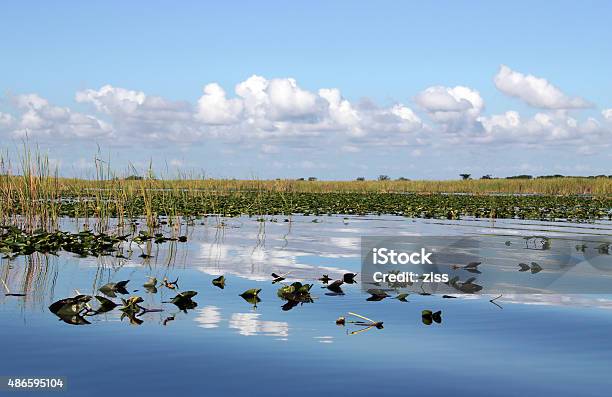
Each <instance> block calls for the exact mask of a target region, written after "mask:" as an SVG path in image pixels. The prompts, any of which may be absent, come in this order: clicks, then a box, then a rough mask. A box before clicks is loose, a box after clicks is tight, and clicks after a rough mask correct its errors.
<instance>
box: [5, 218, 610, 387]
mask: <svg viewBox="0 0 612 397" xmlns="http://www.w3.org/2000/svg"><path fill="white" fill-rule="evenodd" d="M364 222H365V221H364ZM389 222H395V221H389ZM404 222H406V224H403V223H402V224H401V226H398V224H397V223H393V224H391V225H389V224H385V227H386V228H387V230H389V229H391V230H396V231H397V230H401V228H402V227H406V228H408V229H411V228H414V227H415V226H410V224H411V222H410V221H404ZM355 223H357V222H355ZM381 223H382V220H381V221H378V223H370V224H369V225H367V226H366V223H361V224H360V225H361V226H359V227H357V226H354V225H353V226H351V225H345V224H343V222H342V220H341V219H339V220H338V219H336V220H334V221H331V220H330V221H328V224H327V225H325V226H321V225H317V226H314V225H309V224H307V223H306V222H304V224H302V225H300V224H298V223H296V224H295V225H294V226H293V227H294V230H293V231H292V234H291V235H290V236H289V237H287V236H286V235H285V233H284V232H285V231H284V230H283V229H281V228H282V227H283V226H282V225H278V226H277V225H274V226H272V227H270V228H269V229H268V230H267V234H266V241H265V243H261V245H260V246H259V247H258V246H257V244H258V243H257V241H259V240H258V237H261V236H260V234H259V232H258V229H257V228H258V226H256V225H252V226H251V225H250V224H249V223H247V222H245V223H244V225H247V226H242V227H241V228H236V229H234V230H226V231H225V234H224V235H223V236H221V237H219V235H218V234H217V233H216V231H214V230H205V229H201V230H200V229H199V230H197V231H195V232H194V233H193V234H192V235H191V239H190V242H189V243H188V244H186V245H184V246H178V247H174V248H173V249H171V247H165V248H162V249H161V250H160V251H158V252H154V253H156V255H154V256H155V257H154V258H153V259H152V260H150V261H143V260H142V259H134V260H130V261H124V262H121V263H117V262H114V261H112V260H109V259H108V258H107V259H104V260H98V259H86V260H84V259H79V258H74V257H70V256H65V255H64V256H61V257H60V258H50V259H48V262H46V259H43V260H42V261H41V260H40V258H39V260H29V261H28V260H24V259H22V260H20V261H15V262H13V263H8V262H6V261H3V262H2V267H1V268H0V276H2V277H3V279H5V280H7V281H8V283H9V286H10V288H11V289H12V291H13V292H20V291H23V290H27V296H26V297H0V340H1V341H2V350H1V355H0V356H1V360H0V375H11V376H19V377H34V376H45V377H49V376H62V377H66V378H67V383H68V385H67V391H66V392H64V393H62V394H59V395H70V396H109V395H126V396H127V395H150V396H156V395H169V394H170V395H186V396H191V395H246V394H253V395H295V396H302V395H314V394H321V395H364V396H365V395H368V396H372V395H374V394H379V395H390V394H402V395H411V394H415V395H431V396H446V395H453V396H519V395H521V396H536V395H540V396H549V395H550V396H609V395H610V390H612V377H610V375H609V373H610V370H611V369H612V338H610V335H611V331H612V296H607V295H580V296H577V295H568V296H559V295H514V296H504V297H502V298H500V299H499V300H497V301H496V303H498V304H499V306H501V308H500V307H498V306H496V305H494V304H492V303H490V302H489V299H491V297H490V296H487V297H480V298H476V297H460V298H457V299H443V298H442V297H440V296H421V295H418V294H411V295H410V296H409V297H408V298H407V299H408V302H400V301H398V300H395V299H385V300H382V301H380V302H368V301H366V298H367V297H368V295H367V294H364V293H363V292H362V290H361V288H360V285H359V284H354V285H345V286H343V289H344V292H345V295H343V296H329V295H326V293H327V292H329V291H328V290H326V289H322V288H320V285H321V284H320V283H319V282H317V281H316V278H317V275H319V276H320V274H322V273H323V272H325V273H331V274H334V272H336V273H342V272H343V271H344V270H346V269H358V267H359V257H358V252H357V254H356V255H355V252H356V251H355V250H357V251H358V247H355V246H353V242H354V241H353V240H352V239H353V237H355V236H358V235H359V233H362V232H363V229H364V228H366V227H367V228H370V227H381ZM383 224H384V223H383ZM351 227H354V228H355V230H356V231H350V230H347V229H350V228H351ZM423 227H424V226H423V225H420V226H419V228H423ZM309 228H310V229H309ZM309 236H312V238H309ZM334 239H335V240H334ZM287 240H288V242H287ZM253 242H255V244H253ZM283 245H284V246H283ZM214 247H216V248H214ZM241 247H242V248H241ZM241 249H244V252H243V251H241ZM245 252H248V253H249V254H248V255H247V254H245ZM246 256H248V257H249V258H250V259H247V258H246ZM9 267H11V268H9ZM278 269H280V270H285V269H294V271H295V273H292V275H295V277H296V278H298V277H297V276H299V278H300V280H302V281H303V282H304V281H305V282H312V283H315V284H316V285H315V286H314V287H313V289H312V291H311V292H312V295H313V297H314V298H315V299H314V302H313V303H306V304H304V305H301V306H297V307H294V308H293V309H291V310H289V311H284V310H283V309H282V306H283V304H284V303H285V302H284V301H282V300H281V299H280V298H278V297H277V294H276V290H277V289H278V287H279V284H276V285H273V284H272V283H271V278H270V277H269V272H270V270H272V271H276V270H278ZM213 270H214V271H213ZM280 270H279V271H280ZM43 273H44V274H43ZM217 274H225V275H226V277H227V283H226V287H225V289H223V290H221V289H218V288H216V287H214V286H213V285H212V284H211V280H212V279H213V278H215V277H216V275H217ZM147 275H155V276H157V277H158V278H159V279H161V278H163V277H164V276H165V275H167V276H168V278H169V279H171V280H174V279H175V278H176V277H178V278H179V287H180V290H195V291H198V295H197V296H196V297H195V298H194V301H196V302H197V304H198V305H197V307H196V308H194V309H192V310H187V312H186V313H184V312H181V311H180V310H179V309H178V308H176V307H175V306H174V305H171V304H165V303H161V302H162V301H166V300H168V299H169V298H171V297H172V296H174V295H175V292H174V291H171V290H168V289H166V288H159V290H158V293H157V294H150V293H147V292H146V291H145V290H144V289H143V288H142V283H143V282H144V281H145V280H146V276H147ZM126 279H129V280H131V281H130V283H129V284H128V290H129V291H130V293H131V294H132V295H140V296H142V297H143V298H144V302H143V303H142V305H143V306H144V307H147V308H163V310H164V311H163V312H155V313H147V314H145V315H144V316H142V317H140V319H141V320H142V321H143V322H142V324H141V325H132V324H130V321H129V320H128V319H127V318H125V319H123V320H122V321H121V320H120V312H119V311H118V310H115V311H112V312H110V313H106V314H101V315H98V316H93V317H89V318H88V320H89V321H90V322H91V324H89V325H81V326H74V325H69V324H66V323H64V322H62V321H60V320H59V319H58V317H56V316H55V315H54V314H52V313H51V312H50V311H49V310H48V309H47V306H48V305H49V304H50V303H52V302H54V301H55V300H58V299H61V298H64V297H67V296H73V295H74V294H75V291H74V290H75V289H77V290H78V291H79V292H81V293H86V294H92V293H95V290H96V289H97V288H98V287H99V286H100V285H102V284H104V283H106V282H108V281H118V280H126ZM28 280H29V281H28ZM249 288H262V291H261V293H260V297H261V302H259V303H258V304H257V307H253V305H251V304H250V303H248V302H246V301H244V300H243V299H242V298H241V297H239V296H238V295H239V294H240V293H242V292H243V291H244V290H246V289H249ZM134 290H138V291H136V292H134ZM116 301H118V299H116ZM425 309H428V310H432V311H437V310H441V311H442V322H441V323H440V324H437V323H433V324H431V325H426V324H424V323H423V322H422V318H421V311H422V310H425ZM348 312H355V313H358V314H361V315H364V316H366V317H368V318H371V319H373V320H376V321H383V322H384V324H383V326H384V328H383V329H376V328H371V329H369V330H365V331H363V332H360V333H357V334H351V332H353V331H359V330H363V329H364V327H360V326H357V325H355V324H346V325H345V326H338V325H336V323H335V320H336V319H337V318H338V317H339V316H345V317H346V318H347V320H350V319H352V317H351V316H350V315H348V314H347V313H348ZM171 316H173V317H174V320H173V321H168V322H166V324H165V325H164V320H165V319H166V318H168V317H171ZM355 320H358V319H357V318H355ZM27 394H28V393H21V394H20V395H27ZM31 394H32V395H41V393H40V392H38V393H31Z"/></svg>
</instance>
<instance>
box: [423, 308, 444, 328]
mask: <svg viewBox="0 0 612 397" xmlns="http://www.w3.org/2000/svg"><path fill="white" fill-rule="evenodd" d="M421 321H423V324H425V325H431V324H432V322H434V321H435V322H436V323H438V324H440V323H441V322H442V311H441V310H439V311H437V312H432V311H431V310H423V311H422V312H421Z"/></svg>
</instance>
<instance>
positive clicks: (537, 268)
mask: <svg viewBox="0 0 612 397" xmlns="http://www.w3.org/2000/svg"><path fill="white" fill-rule="evenodd" d="M541 271H542V266H540V265H538V264H537V263H535V262H531V274H536V273H539V272H541Z"/></svg>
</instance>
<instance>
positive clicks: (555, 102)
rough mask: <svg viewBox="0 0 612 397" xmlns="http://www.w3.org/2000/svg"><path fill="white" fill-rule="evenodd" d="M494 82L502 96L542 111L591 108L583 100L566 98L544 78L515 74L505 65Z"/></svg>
mask: <svg viewBox="0 0 612 397" xmlns="http://www.w3.org/2000/svg"><path fill="white" fill-rule="evenodd" d="M494 82H495V86H496V87H497V89H498V90H500V91H501V92H503V93H504V94H506V95H509V96H512V97H516V98H519V99H521V100H523V101H525V102H526V103H528V104H529V105H531V106H534V107H538V108H542V109H577V108H586V107H589V106H591V104H590V103H589V102H587V101H586V100H585V99H583V98H580V97H570V96H567V95H566V94H564V93H563V92H562V91H561V90H560V89H559V88H557V87H555V86H554V85H552V84H551V83H550V82H548V80H546V79H544V78H541V77H536V76H533V75H530V74H529V75H525V74H523V73H520V72H516V71H514V70H512V69H510V68H509V67H508V66H506V65H501V67H500V68H499V72H497V74H496V75H495V78H494Z"/></svg>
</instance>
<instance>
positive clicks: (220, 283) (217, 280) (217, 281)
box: [212, 275, 225, 289]
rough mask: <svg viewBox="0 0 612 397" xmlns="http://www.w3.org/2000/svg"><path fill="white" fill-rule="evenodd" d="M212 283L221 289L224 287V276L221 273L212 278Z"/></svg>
mask: <svg viewBox="0 0 612 397" xmlns="http://www.w3.org/2000/svg"><path fill="white" fill-rule="evenodd" d="M212 285H214V286H215V287H219V288H221V289H223V288H225V276H223V275H221V276H219V277H217V278H215V279H213V280H212Z"/></svg>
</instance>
